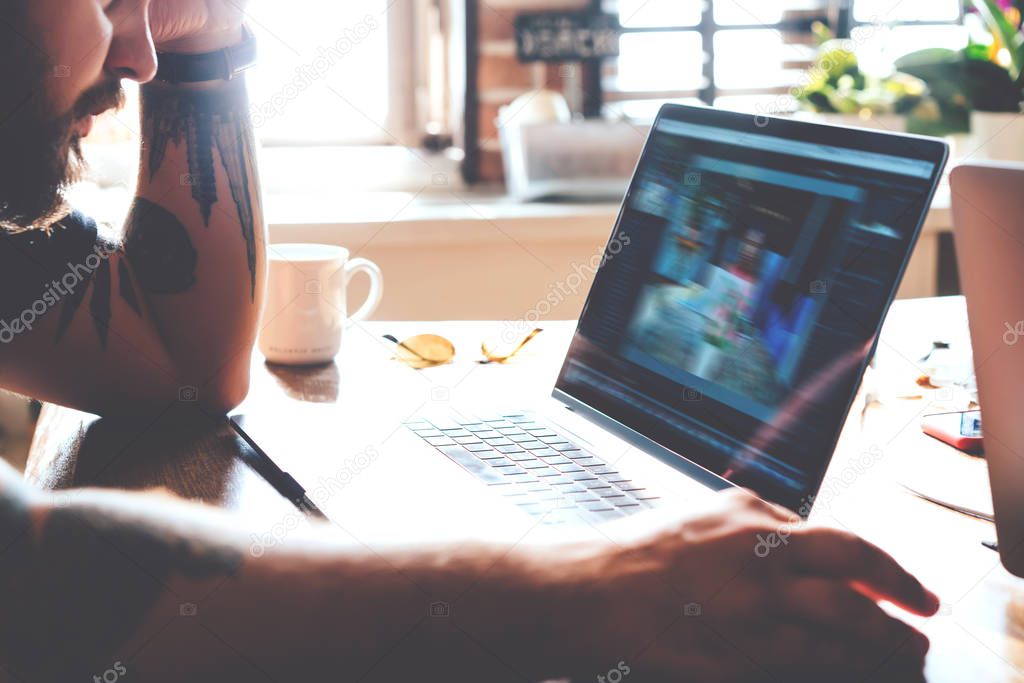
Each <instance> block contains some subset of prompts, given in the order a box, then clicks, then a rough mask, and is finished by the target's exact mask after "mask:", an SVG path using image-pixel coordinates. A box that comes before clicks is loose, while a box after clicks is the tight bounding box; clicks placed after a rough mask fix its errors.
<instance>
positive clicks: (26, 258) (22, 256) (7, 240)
mask: <svg viewBox="0 0 1024 683" xmlns="http://www.w3.org/2000/svg"><path fill="white" fill-rule="evenodd" d="M98 233H99V231H98V229H97V226H96V222H95V221H93V220H92V219H90V218H88V217H86V216H84V215H82V214H81V213H79V212H77V211H76V212H73V213H71V214H70V215H69V216H67V217H66V218H64V219H63V220H61V221H60V222H59V223H58V224H57V225H55V226H54V227H53V230H52V231H51V232H50V233H49V234H47V233H45V232H43V231H40V230H31V231H28V232H20V233H15V234H10V233H6V232H2V231H0V320H11V319H13V318H17V317H18V316H20V315H21V314H22V313H23V312H24V311H26V310H31V308H32V306H33V304H35V303H36V302H37V301H40V300H43V301H45V299H46V294H47V293H48V292H51V290H52V291H54V292H56V293H57V294H59V293H60V289H61V288H63V289H65V290H68V289H71V288H70V287H67V286H66V285H67V284H70V283H71V280H72V279H74V280H76V281H81V280H83V279H84V278H85V277H86V275H87V274H88V273H91V272H92V271H93V270H95V269H94V268H90V265H91V264H95V263H96V260H97V258H99V255H98V254H97V251H96V249H97V245H98V244H99V234H98ZM100 253H102V251H101V252H100ZM91 255H93V256H96V258H92V259H90V258H89V257H90V256H91ZM87 271H88V273H87ZM54 283H58V284H60V285H61V287H60V288H55V285H54ZM37 308H38V306H37Z"/></svg>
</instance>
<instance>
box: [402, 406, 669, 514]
mask: <svg viewBox="0 0 1024 683" xmlns="http://www.w3.org/2000/svg"><path fill="white" fill-rule="evenodd" d="M406 426H407V427H408V428H409V429H410V430H411V431H412V432H413V433H415V434H416V435H417V436H419V437H420V438H421V439H423V440H424V441H426V442H427V443H428V444H430V445H431V446H433V447H434V448H435V449H437V450H439V451H441V452H442V453H444V455H446V456H447V457H448V458H449V459H451V460H453V461H455V463H456V464H458V465H459V466H461V467H462V468H463V469H465V470H466V471H468V472H469V473H470V474H472V475H474V476H475V477H476V478H477V479H479V480H480V481H482V482H483V483H484V484H486V485H487V486H489V487H492V488H493V489H494V490H495V492H497V493H500V494H501V495H502V496H504V497H506V498H507V499H508V500H509V502H510V503H512V504H515V505H517V506H519V508H520V509H522V510H524V511H525V512H527V513H529V514H530V515H533V516H534V517H536V518H538V519H539V520H540V521H542V522H543V523H544V524H564V523H571V522H579V521H581V520H582V521H585V522H602V521H607V520H611V519H618V518H621V517H625V516H626V515H629V514H632V513H634V512H638V511H640V510H644V509H648V508H651V507H654V506H655V505H657V503H658V501H659V497H658V496H657V495H655V494H654V493H652V492H651V491H649V490H648V489H647V488H645V487H644V486H642V485H640V484H638V483H637V482H635V481H632V480H630V479H627V478H626V477H624V476H622V475H621V474H619V472H618V471H617V470H616V469H615V467H614V466H613V465H611V464H609V463H608V462H606V461H604V460H602V459H601V458H600V457H598V456H597V455H595V454H593V453H591V452H590V451H588V450H586V449H585V448H583V447H582V446H580V445H578V444H577V443H576V442H574V441H573V439H571V438H568V437H566V436H564V435H563V434H561V433H559V431H558V430H557V429H556V428H555V427H553V426H551V425H550V424H548V423H546V422H543V421H541V420H538V419H536V418H535V417H534V416H531V415H527V414H515V415H501V416H496V417H492V418H487V419H475V420H465V421H457V420H451V419H444V420H440V419H433V418H431V419H420V420H417V421H415V422H410V423H408V424H407V425H406Z"/></svg>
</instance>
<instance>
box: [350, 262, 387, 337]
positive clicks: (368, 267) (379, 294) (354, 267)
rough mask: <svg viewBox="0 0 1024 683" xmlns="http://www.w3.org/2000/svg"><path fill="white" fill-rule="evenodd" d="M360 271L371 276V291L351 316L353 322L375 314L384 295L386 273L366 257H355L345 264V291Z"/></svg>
mask: <svg viewBox="0 0 1024 683" xmlns="http://www.w3.org/2000/svg"><path fill="white" fill-rule="evenodd" d="M360 272H363V273H366V274H367V276H369V278H370V293H369V295H367V297H366V301H365V302H364V303H363V305H362V306H360V307H359V310H358V311H356V312H355V313H353V314H352V315H351V316H350V317H349V319H350V320H352V321H353V322H359V321H361V320H366V319H367V318H369V317H370V316H371V315H373V312H374V311H376V310H377V307H378V306H379V305H380V300H381V299H382V298H383V297H384V274H383V273H381V271H380V266H378V265H377V264H376V263H374V262H373V261H370V260H369V259H364V258H354V259H352V260H351V261H349V262H348V263H346V264H345V291H348V283H349V281H350V280H351V279H352V278H353V277H355V275H356V274H357V273H360Z"/></svg>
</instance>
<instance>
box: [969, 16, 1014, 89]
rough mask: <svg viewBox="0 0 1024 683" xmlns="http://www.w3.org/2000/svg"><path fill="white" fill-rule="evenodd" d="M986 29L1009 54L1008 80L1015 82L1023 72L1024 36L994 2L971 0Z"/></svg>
mask: <svg viewBox="0 0 1024 683" xmlns="http://www.w3.org/2000/svg"><path fill="white" fill-rule="evenodd" d="M971 4H973V5H974V7H975V9H977V10H978V13H979V14H980V15H981V18H982V19H983V20H984V21H985V24H986V25H987V26H988V29H989V30H990V31H992V33H994V34H996V35H997V36H999V39H1000V40H1001V41H1002V42H1003V45H1005V46H1006V48H1007V50H1008V51H1009V53H1010V69H1009V72H1010V78H1011V79H1013V80H1014V81H1016V80H1017V79H1018V78H1020V76H1021V72H1022V71H1024V36H1022V35H1021V33H1020V31H1018V30H1017V28H1016V27H1015V26H1014V25H1013V24H1011V23H1010V20H1009V19H1007V18H1006V15H1005V14H1003V10H1002V9H1001V8H1000V7H999V4H998V3H997V2H996V0H971Z"/></svg>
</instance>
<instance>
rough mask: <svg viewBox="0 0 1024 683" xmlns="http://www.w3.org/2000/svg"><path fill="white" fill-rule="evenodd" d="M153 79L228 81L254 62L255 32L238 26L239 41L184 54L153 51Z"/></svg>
mask: <svg viewBox="0 0 1024 683" xmlns="http://www.w3.org/2000/svg"><path fill="white" fill-rule="evenodd" d="M157 64H158V66H157V71H156V77H157V80H161V81H166V82H168V83H199V82H201V81H230V80H233V79H235V78H238V77H239V76H241V75H242V73H244V72H245V70H246V69H249V68H250V67H252V66H253V65H254V64H256V36H254V35H253V33H252V31H250V30H249V27H247V26H242V42H240V43H238V44H237V45H232V46H231V47H229V48H225V49H223V50H217V51H215V52H204V53H202V54H196V55H187V54H179V53H171V52H160V53H157Z"/></svg>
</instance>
